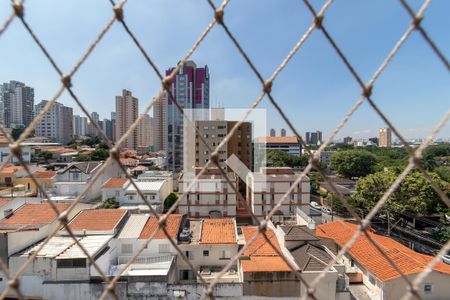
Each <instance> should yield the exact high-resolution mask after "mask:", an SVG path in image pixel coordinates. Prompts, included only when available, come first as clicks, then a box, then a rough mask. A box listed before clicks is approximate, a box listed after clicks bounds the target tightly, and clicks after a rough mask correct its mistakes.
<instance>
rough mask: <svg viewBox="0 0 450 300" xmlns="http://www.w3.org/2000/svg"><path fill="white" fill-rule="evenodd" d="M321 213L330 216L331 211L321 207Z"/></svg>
mask: <svg viewBox="0 0 450 300" xmlns="http://www.w3.org/2000/svg"><path fill="white" fill-rule="evenodd" d="M322 212H323V213H324V214H327V215H331V209H329V208H328V207H325V206H324V207H322Z"/></svg>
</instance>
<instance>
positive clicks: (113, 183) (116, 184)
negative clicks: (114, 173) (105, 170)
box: [103, 178, 128, 189]
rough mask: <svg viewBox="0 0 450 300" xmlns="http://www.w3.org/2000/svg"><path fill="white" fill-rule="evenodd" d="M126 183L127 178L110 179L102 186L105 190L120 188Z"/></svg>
mask: <svg viewBox="0 0 450 300" xmlns="http://www.w3.org/2000/svg"><path fill="white" fill-rule="evenodd" d="M127 181H128V179H127V178H110V179H109V180H108V181H107V182H105V183H104V184H103V188H105V189H113V188H121V187H123V185H124V184H125V183H126V182H127Z"/></svg>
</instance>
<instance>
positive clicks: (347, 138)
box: [344, 136, 353, 145]
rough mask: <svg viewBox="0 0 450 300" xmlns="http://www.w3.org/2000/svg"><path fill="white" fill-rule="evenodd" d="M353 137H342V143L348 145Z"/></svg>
mask: <svg viewBox="0 0 450 300" xmlns="http://www.w3.org/2000/svg"><path fill="white" fill-rule="evenodd" d="M352 140H353V138H352V137H351V136H346V137H344V144H347V145H350V144H351V143H352Z"/></svg>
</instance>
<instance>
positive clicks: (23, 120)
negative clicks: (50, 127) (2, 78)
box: [0, 80, 34, 128]
mask: <svg viewBox="0 0 450 300" xmlns="http://www.w3.org/2000/svg"><path fill="white" fill-rule="evenodd" d="M0 102H2V103H3V110H2V111H3V116H2V117H0V118H2V119H3V123H4V126H5V127H7V128H15V127H26V126H28V125H30V123H31V121H33V118H34V114H33V108H34V89H33V88H31V87H28V86H26V85H25V84H24V83H22V82H18V81H13V80H11V81H10V82H9V83H4V84H0Z"/></svg>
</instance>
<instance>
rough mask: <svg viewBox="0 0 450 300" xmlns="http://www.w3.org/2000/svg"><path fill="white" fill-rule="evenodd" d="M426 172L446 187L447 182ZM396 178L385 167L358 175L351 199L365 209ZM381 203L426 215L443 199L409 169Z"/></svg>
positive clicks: (443, 188)
mask: <svg viewBox="0 0 450 300" xmlns="http://www.w3.org/2000/svg"><path fill="white" fill-rule="evenodd" d="M430 176H431V177H432V178H433V180H434V181H435V182H436V183H437V184H438V186H440V187H441V189H442V190H443V191H448V188H449V187H448V183H446V182H444V181H442V180H441V179H440V178H439V177H438V176H437V175H436V174H434V173H430ZM396 178H397V174H396V173H394V172H393V171H390V170H389V171H382V172H377V173H374V174H371V175H368V176H366V177H364V178H361V179H359V180H358V182H357V184H356V192H355V193H354V194H353V195H352V197H351V203H352V204H353V205H354V206H355V207H356V208H359V209H362V210H363V211H365V212H367V211H368V210H370V209H371V208H372V207H373V206H374V205H375V204H376V203H377V201H378V200H380V199H381V197H382V196H383V194H384V193H385V192H386V191H387V190H388V189H389V187H390V186H391V185H392V184H393V183H394V181H395V180H396ZM385 207H386V208H388V209H389V210H390V211H391V212H393V213H399V212H402V211H404V210H407V211H411V212H413V213H416V214H423V215H427V214H433V213H437V212H439V211H442V209H443V207H444V203H443V202H442V200H441V198H440V197H439V195H437V194H436V192H435V191H434V189H433V188H432V186H431V185H430V183H429V182H428V181H427V180H426V179H425V177H424V176H423V175H422V173H420V172H419V171H413V172H411V173H410V174H409V175H407V176H406V178H405V179H404V180H403V181H402V183H401V184H400V186H399V187H398V188H397V190H396V191H395V192H394V193H393V194H392V195H391V196H390V197H389V199H388V200H387V202H386V204H385Z"/></svg>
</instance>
